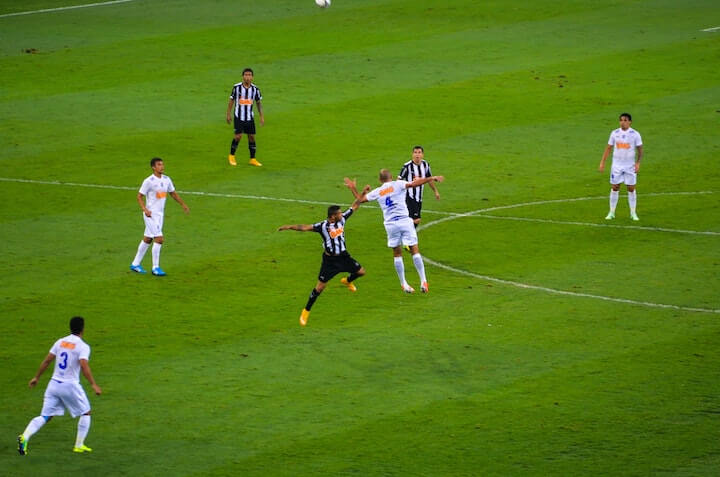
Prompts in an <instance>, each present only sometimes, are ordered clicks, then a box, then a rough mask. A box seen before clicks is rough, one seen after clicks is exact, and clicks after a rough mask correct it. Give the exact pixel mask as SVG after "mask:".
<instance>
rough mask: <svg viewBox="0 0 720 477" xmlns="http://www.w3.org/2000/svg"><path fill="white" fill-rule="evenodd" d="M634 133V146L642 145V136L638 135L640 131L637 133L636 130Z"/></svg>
mask: <svg viewBox="0 0 720 477" xmlns="http://www.w3.org/2000/svg"><path fill="white" fill-rule="evenodd" d="M635 134H637V140H636V141H635V146H636V147H637V146H642V137H640V133H639V132H636V133H635Z"/></svg>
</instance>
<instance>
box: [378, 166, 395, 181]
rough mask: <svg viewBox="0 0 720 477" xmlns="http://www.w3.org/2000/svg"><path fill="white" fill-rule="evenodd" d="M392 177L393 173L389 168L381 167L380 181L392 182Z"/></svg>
mask: <svg viewBox="0 0 720 477" xmlns="http://www.w3.org/2000/svg"><path fill="white" fill-rule="evenodd" d="M392 178H393V176H392V173H391V172H390V171H389V170H388V169H380V176H379V179H380V182H383V183H384V182H390V181H391V180H392Z"/></svg>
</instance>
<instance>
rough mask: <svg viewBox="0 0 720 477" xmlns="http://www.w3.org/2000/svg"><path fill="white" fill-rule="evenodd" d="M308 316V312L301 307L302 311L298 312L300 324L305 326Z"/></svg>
mask: <svg viewBox="0 0 720 477" xmlns="http://www.w3.org/2000/svg"><path fill="white" fill-rule="evenodd" d="M308 318H310V312H309V311H308V310H306V309H305V308H303V311H302V313H300V325H301V326H305V325H307V320H308Z"/></svg>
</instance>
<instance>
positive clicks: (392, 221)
mask: <svg viewBox="0 0 720 477" xmlns="http://www.w3.org/2000/svg"><path fill="white" fill-rule="evenodd" d="M443 180H444V177H443V176H430V177H419V178H417V179H415V180H413V181H412V182H407V181H403V180H397V181H394V180H392V174H391V173H390V171H389V170H387V169H382V170H381V171H380V184H381V185H380V187H378V188H376V189H373V190H371V191H370V192H368V194H367V195H366V196H365V197H364V198H362V197H361V195H360V193H359V192H358V190H357V182H356V181H354V180H350V179H348V178H347V177H346V178H345V185H346V186H347V187H348V188H349V189H350V191H351V192H352V193H353V195H354V196H355V198H356V199H359V200H360V202H367V201H370V200H377V202H378V204H380V208H381V209H382V212H383V219H384V220H383V223H384V225H385V231H386V232H387V237H388V247H390V248H392V249H393V257H394V262H395V271H396V272H397V275H398V278H399V279H400V286H401V287H402V289H403V291H404V292H405V293H414V292H415V290H414V289H413V287H411V286H410V285H408V282H407V281H406V280H405V264H404V263H403V258H402V247H403V246H404V245H406V246H408V247H410V253H411V254H412V258H413V264H415V269H416V270H417V272H418V275H419V276H420V289H421V290H422V292H423V293H427V292H428V291H429V286H428V282H427V278H426V277H425V265H424V264H423V260H422V256H421V255H420V250H419V248H418V238H417V232H416V231H415V224H414V223H413V220H412V219H411V218H410V216H409V214H408V208H407V205H406V203H405V194H406V190H407V189H409V188H411V187H419V186H422V185H423V184H427V183H428V182H442V181H443ZM366 187H367V186H366Z"/></svg>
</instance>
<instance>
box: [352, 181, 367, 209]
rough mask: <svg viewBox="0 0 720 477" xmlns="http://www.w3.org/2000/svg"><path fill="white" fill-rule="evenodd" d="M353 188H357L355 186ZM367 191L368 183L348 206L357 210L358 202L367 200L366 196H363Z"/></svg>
mask: <svg viewBox="0 0 720 477" xmlns="http://www.w3.org/2000/svg"><path fill="white" fill-rule="evenodd" d="M355 190H357V188H356V189H355ZM368 192H370V186H369V185H366V186H365V187H364V188H363V190H362V192H361V193H360V195H359V196H358V197H356V198H355V201H354V202H353V203H352V205H351V206H350V207H351V208H352V210H353V211H356V210H358V207H360V204H362V203H363V202H367V198H366V197H365V196H366V195H367V193H368ZM353 195H354V194H353Z"/></svg>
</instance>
